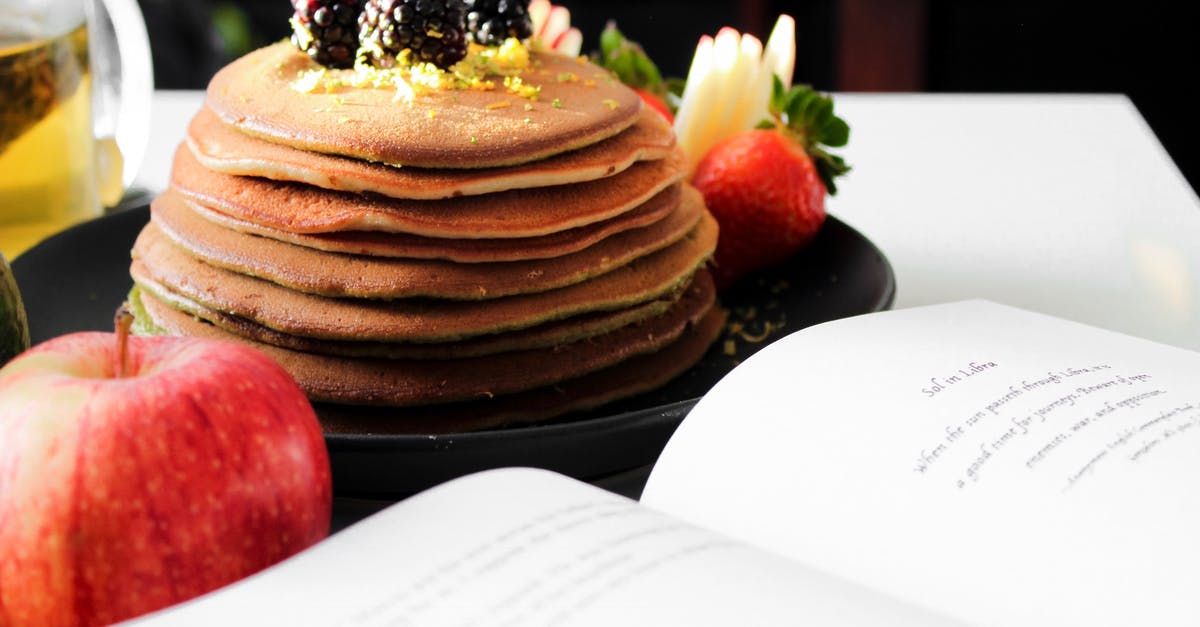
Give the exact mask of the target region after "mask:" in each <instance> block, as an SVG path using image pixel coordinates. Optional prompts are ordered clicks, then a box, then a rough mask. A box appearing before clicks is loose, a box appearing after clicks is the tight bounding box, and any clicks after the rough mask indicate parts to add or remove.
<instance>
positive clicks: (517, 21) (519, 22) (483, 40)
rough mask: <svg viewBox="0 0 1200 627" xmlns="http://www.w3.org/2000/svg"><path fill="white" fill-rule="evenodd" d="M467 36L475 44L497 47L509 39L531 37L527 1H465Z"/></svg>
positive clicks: (531, 24) (531, 31)
mask: <svg viewBox="0 0 1200 627" xmlns="http://www.w3.org/2000/svg"><path fill="white" fill-rule="evenodd" d="M466 3H467V33H469V34H470V35H471V38H472V40H473V41H474V42H475V43H477V44H483V45H485V46H498V45H500V44H502V43H504V40H505V39H507V38H509V37H516V38H517V39H527V38H529V37H530V36H531V35H533V21H532V20H530V19H529V0H466Z"/></svg>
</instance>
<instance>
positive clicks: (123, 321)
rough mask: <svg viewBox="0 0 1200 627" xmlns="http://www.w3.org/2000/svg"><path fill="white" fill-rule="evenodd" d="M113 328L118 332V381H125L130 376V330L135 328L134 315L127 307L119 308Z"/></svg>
mask: <svg viewBox="0 0 1200 627" xmlns="http://www.w3.org/2000/svg"><path fill="white" fill-rule="evenodd" d="M113 326H115V327H116V330H117V354H116V369H115V371H116V375H117V378H118V379H123V378H125V377H127V376H129V373H128V372H127V369H128V363H127V362H128V352H129V351H128V348H129V328H130V327H132V326H133V313H132V312H130V311H129V307H128V306H127V305H121V306H120V307H118V308H117V313H116V315H115V316H113Z"/></svg>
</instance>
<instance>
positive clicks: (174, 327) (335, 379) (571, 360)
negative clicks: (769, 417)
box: [141, 291, 715, 406]
mask: <svg viewBox="0 0 1200 627" xmlns="http://www.w3.org/2000/svg"><path fill="white" fill-rule="evenodd" d="M693 292H695V291H693ZM697 293H698V292H697ZM707 296H708V298H701V297H695V296H685V297H684V298H681V299H679V300H678V301H677V302H676V303H675V305H674V306H672V307H671V308H670V309H668V310H667V312H665V313H663V314H661V315H658V316H655V317H653V318H649V319H646V320H643V321H640V322H637V323H634V324H631V325H626V326H624V327H621V328H618V329H616V330H614V331H611V332H609V333H605V334H603V335H599V336H595V337H592V338H588V339H586V340H583V341H579V342H574V343H571V344H563V345H558V346H554V347H552V348H547V349H535V350H527V351H516V352H508V353H500V354H496V355H489V356H482V357H467V358H462V359H441V360H405V359H356V358H347V357H330V356H326V355H317V354H313V353H305V352H300V351H294V350H289V349H285V348H280V347H277V346H273V345H270V344H263V343H260V342H255V341H253V340H250V339H247V338H244V337H242V336H239V335H235V334H231V333H228V332H226V331H224V330H222V329H219V328H217V327H216V326H213V325H211V324H208V323H206V322H202V321H199V320H197V319H195V318H193V317H192V316H190V315H188V314H186V313H184V312H181V311H178V310H175V309H173V308H172V307H170V306H168V305H166V304H164V303H162V302H160V301H157V300H156V299H155V298H154V297H153V296H152V295H147V294H142V297H141V298H142V305H143V308H144V310H145V311H146V312H147V314H148V315H149V316H150V318H151V320H152V321H153V323H154V325H155V326H157V327H158V328H160V329H163V330H165V331H167V332H168V333H170V334H172V335H186V336H192V337H205V338H212V339H223V340H232V341H237V342H240V343H243V344H247V345H250V346H253V347H254V348H257V349H259V350H261V351H263V352H265V353H266V354H267V355H269V356H270V357H271V358H273V359H274V360H275V361H276V362H278V363H279V364H280V365H282V366H283V367H284V369H286V370H287V371H288V372H289V373H290V374H291V375H292V376H293V377H294V378H295V379H296V382H297V383H299V384H300V387H301V388H302V389H304V391H305V393H306V394H308V396H309V398H310V399H312V400H314V401H330V402H336V403H350V404H356V405H388V406H412V405H428V404H434V403H448V402H455V401H464V400H470V399H477V398H485V397H492V396H499V395H503V394H511V393H514V392H521V391H524V390H529V389H534V388H538V387H542V386H547V385H552V384H554V383H557V382H559V381H562V380H565V379H572V378H575V377H579V376H583V375H585V374H588V373H590V372H595V371H597V370H600V369H603V368H606V367H608V366H612V365H613V364H616V363H619V362H621V361H624V360H626V359H628V358H630V357H633V356H635V355H641V354H645V353H650V352H654V351H656V350H658V349H660V348H662V347H664V346H666V345H668V344H670V343H671V342H673V341H675V340H676V339H678V338H679V337H680V336H681V335H683V333H684V331H685V330H686V329H687V327H688V326H689V325H691V324H694V323H695V322H697V321H698V320H700V319H701V318H703V317H704V315H705V314H706V313H707V312H708V311H709V310H710V309H712V307H713V303H714V300H715V299H714V297H713V294H712V293H711V292H709V293H708V294H707Z"/></svg>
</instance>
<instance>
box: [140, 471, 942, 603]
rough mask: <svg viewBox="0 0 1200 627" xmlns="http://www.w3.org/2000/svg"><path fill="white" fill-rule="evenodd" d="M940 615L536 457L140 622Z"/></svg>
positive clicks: (452, 487)
mask: <svg viewBox="0 0 1200 627" xmlns="http://www.w3.org/2000/svg"><path fill="white" fill-rule="evenodd" d="M160 622H161V623H162V624H165V625H171V626H172V627H175V626H179V625H205V626H210V625H222V624H229V625H251V624H265V625H289V626H296V625H323V626H346V627H349V626H354V627H368V626H371V627H373V626H382V625H452V626H469V625H514V626H515V625H547V626H553V625H564V626H568V625H572V626H573V625H605V626H612V625H722V626H724V625H779V624H797V623H799V624H822V625H879V624H885V623H886V624H889V625H914V626H915V625H943V624H947V622H945V621H944V620H943V619H940V618H938V617H935V616H932V615H930V614H927V613H925V612H923V611H920V610H917V609H915V608H913V607H911V606H907V605H904V604H901V603H897V602H895V601H892V600H890V599H888V598H886V597H882V596H880V595H878V594H877V593H875V592H872V591H868V590H865V589H863V588H861V587H859V586H857V585H853V584H848V583H846V582H844V581H842V580H839V579H837V578H833V577H830V576H828V575H825V574H822V573H818V572H815V571H812V570H810V569H805V568H803V567H801V566H798V565H796V564H794V563H791V562H789V561H787V560H785V559H783V558H780V557H778V556H774V555H770V554H768V553H765V552H762V551H759V550H757V549H754V548H752V547H750V546H749V545H746V544H744V543H741V542H737V541H733V540H730V539H728V538H723V537H721V536H718V535H715V534H713V533H711V532H709V531H706V530H702V529H700V528H697V527H695V526H692V525H688V524H686V523H682V522H680V521H678V520H676V519H673V518H671V517H668V516H665V515H663V514H661V513H658V512H654V511H652V510H649V509H647V508H645V507H642V506H641V505H639V504H637V503H636V502H634V501H631V500H629V499H626V498H624V497H620V496H617V495H614V494H611V493H609V492H605V491H603V490H600V489H599V488H595V487H592V486H589V485H587V484H584V483H580V482H578V481H575V480H573V479H569V478H566V477H563V476H561V475H556V474H553V473H550V472H548V471H543V470H531V469H505V470H496V471H489V472H485V473H480V474H476V475H472V476H469V477H466V478H463V479H458V480H456V481H453V482H450V483H448V484H445V485H442V486H439V487H437V488H434V489H433V490H430V491H427V492H425V493H422V494H419V495H417V496H415V497H412V498H410V499H408V500H406V501H403V502H401V503H399V504H397V505H394V506H392V507H391V508H389V509H387V510H384V511H383V512H381V513H379V514H376V515H374V516H372V517H370V518H368V519H367V520H365V521H363V522H361V523H358V524H356V525H353V526H351V527H349V528H347V529H346V530H343V531H342V532H340V533H337V534H335V535H334V536H332V537H330V538H329V539H328V540H326V541H324V542H321V543H319V544H318V545H316V546H315V547H313V548H311V549H310V550H308V551H305V552H303V553H301V554H299V555H298V556H295V557H293V558H292V559H289V560H285V561H284V562H282V563H280V564H279V565H277V566H275V567H273V568H270V569H268V570H266V571H264V572H262V573H260V574H258V575H255V576H252V577H250V578H248V579H245V580H243V581H241V582H239V583H237V584H234V585H232V586H229V587H227V588H225V589H222V590H219V591H217V592H215V593H212V594H209V595H207V596H205V597H201V598H199V599H197V600H195V601H192V602H189V603H186V604H183V605H181V606H178V607H176V608H171V609H168V610H165V611H162V612H159V613H158V614H155V615H151V616H149V617H147V618H145V619H143V620H139V621H135V624H138V625H156V624H159V623H160Z"/></svg>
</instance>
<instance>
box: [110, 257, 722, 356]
mask: <svg viewBox="0 0 1200 627" xmlns="http://www.w3.org/2000/svg"><path fill="white" fill-rule="evenodd" d="M711 285H712V279H711V278H710V277H709V274H708V272H707V271H705V270H701V271H699V272H697V273H696V276H695V278H694V279H693V280H692V283H691V286H692V287H691V288H690V289H691V290H706V289H707V290H715V288H712V287H711ZM135 291H137V292H140V290H137V289H135ZM679 296H680V295H679V294H676V293H671V294H667V295H665V296H664V297H663V298H659V299H655V300H651V301H647V302H645V303H639V304H637V305H634V306H632V307H629V308H626V309H618V310H615V311H597V312H592V313H585V314H581V315H578V316H574V317H571V318H567V319H565V320H555V321H553V322H547V323H545V324H540V325H538V326H535V327H530V328H528V329H520V330H517V331H510V332H508V333H495V334H491V335H480V336H478V337H473V338H468V339H465V340H461V341H458V342H433V343H424V344H419V343H399V342H356V341H337V340H314V339H312V338H306V337H299V336H295V335H288V334H286V333H280V332H278V331H275V330H273V329H269V328H267V327H265V326H262V325H261V324H256V323H254V322H251V321H249V320H246V319H245V318H239V317H237V316H232V315H229V314H226V313H222V312H219V311H214V310H212V309H208V308H206V307H203V306H201V305H200V304H199V303H197V302H195V301H193V300H189V299H188V298H185V297H183V296H180V295H178V294H175V293H173V292H166V293H159V294H157V295H156V296H147V298H153V299H155V300H157V301H160V302H162V303H163V304H165V305H169V306H171V307H173V308H175V309H178V310H180V311H183V312H185V313H188V314H191V315H192V316H194V317H196V318H199V319H201V320H204V321H206V322H210V323H212V324H214V325H216V326H218V327H220V328H222V329H224V330H226V331H229V332H230V333H234V334H236V335H240V336H242V337H246V338H249V339H252V340H256V341H259V342H263V343H265V344H274V345H275V346H279V347H282V348H290V349H293V350H298V351H304V352H309V353H319V354H322V355H342V356H345V357H378V358H383V359H454V358H460V357H479V356H481V355H494V354H496V353H505V352H509V351H519V350H531V349H535V348H549V347H551V346H557V345H560V344H567V343H570V342H577V341H579V340H582V339H586V338H589V337H592V336H595V335H600V334H601V333H607V332H609V331H613V330H615V329H618V328H620V327H623V326H625V325H627V324H633V323H635V322H638V321H640V320H644V319H646V318H649V317H652V316H657V315H660V314H662V313H663V312H665V311H666V310H667V309H668V308H670V307H671V305H672V304H674V302H675V301H676V300H677V299H678V297H679ZM131 298H133V297H131Z"/></svg>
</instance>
